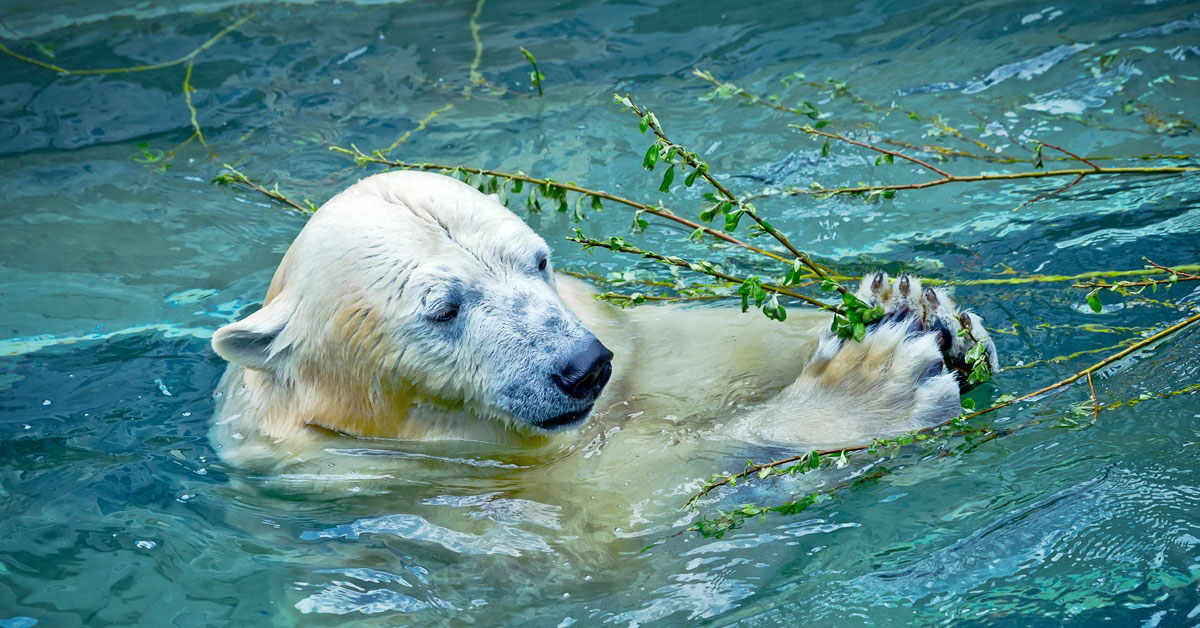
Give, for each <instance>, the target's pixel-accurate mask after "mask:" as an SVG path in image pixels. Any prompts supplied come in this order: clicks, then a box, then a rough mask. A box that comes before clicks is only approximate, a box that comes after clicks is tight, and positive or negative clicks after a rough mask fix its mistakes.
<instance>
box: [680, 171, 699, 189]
mask: <svg viewBox="0 0 1200 628" xmlns="http://www.w3.org/2000/svg"><path fill="white" fill-rule="evenodd" d="M699 175H700V169H699V168H693V169H692V171H691V172H690V173H689V174H688V176H687V178H685V179H684V180H683V184H684V185H685V186H687V187H689V188H690V187H692V184H693V183H695V182H696V177H697V176H699Z"/></svg>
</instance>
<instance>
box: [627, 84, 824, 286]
mask: <svg viewBox="0 0 1200 628" xmlns="http://www.w3.org/2000/svg"><path fill="white" fill-rule="evenodd" d="M613 100H614V101H615V102H616V103H617V104H619V105H623V106H624V107H625V108H626V109H629V110H630V111H632V112H633V113H634V114H635V115H637V117H638V125H639V128H640V129H641V131H642V133H645V132H646V131H647V130H650V131H652V132H653V133H654V135H655V136H656V137H657V138H658V139H657V140H655V142H654V144H652V145H651V146H650V148H649V149H648V150H647V151H646V156H645V157H644V158H643V160H642V166H643V167H645V168H646V169H647V170H651V171H653V170H654V166H655V164H656V163H657V162H658V161H659V159H662V160H663V161H666V162H670V161H672V159H673V158H674V157H675V156H678V157H679V158H680V160H682V162H683V163H684V164H685V165H687V166H688V167H691V168H692V173H691V174H690V175H688V177H687V179H686V180H685V181H684V184H685V185H687V186H689V187H690V186H691V185H692V183H693V182H694V181H695V180H696V177H699V178H701V179H704V181H706V182H707V183H708V184H709V185H711V186H712V187H713V189H715V190H716V191H717V193H718V194H719V195H720V197H721V199H719V200H718V202H717V204H716V205H715V206H714V207H713V208H710V209H709V210H706V211H705V212H702V213H701V214H700V218H701V219H702V220H704V219H705V217H706V216H707V218H708V220H711V219H712V218H713V217H714V216H715V215H716V213H717V212H718V211H719V212H720V213H722V214H724V215H725V229H726V230H727V231H733V230H734V229H736V228H737V224H738V221H739V219H740V218H741V217H742V216H743V215H744V216H749V217H750V219H751V220H753V221H754V222H755V223H757V225H758V227H759V228H760V229H761V230H762V231H763V232H764V233H767V234H769V235H770V236H771V237H773V238H775V240H776V241H778V242H779V243H780V244H782V245H783V248H785V249H787V250H788V252H789V253H791V254H792V255H793V256H795V257H796V259H798V260H800V263H802V264H803V265H804V266H806V267H807V268H808V269H809V270H811V271H812V272H813V274H815V275H816V276H817V277H820V278H821V279H827V280H829V281H831V282H832V283H833V285H834V286H835V289H836V290H837V291H838V292H840V293H842V294H847V292H846V289H845V288H844V287H842V286H841V285H840V284H838V283H837V282H836V281H835V280H833V279H830V278H829V274H828V273H827V272H826V271H825V269H823V268H821V267H820V266H818V265H817V264H816V263H814V262H813V261H812V259H811V258H810V257H809V256H808V255H807V254H805V253H803V252H802V251H800V250H799V249H797V248H796V247H795V246H793V245H792V243H791V241H789V240H788V238H787V236H786V235H784V234H783V233H782V232H781V231H779V230H778V229H776V228H775V227H773V226H772V225H771V223H769V222H767V221H766V220H764V219H763V218H761V217H760V216H759V215H758V212H757V210H756V209H755V207H754V205H752V204H751V203H749V202H747V201H745V200H741V199H739V198H738V197H737V196H736V195H734V193H733V192H731V191H729V188H727V187H725V186H724V185H723V184H722V183H721V182H720V181H717V179H716V178H715V177H713V176H712V174H710V173H709V169H708V164H707V163H706V162H704V161H702V160H701V159H700V158H699V156H697V155H696V153H693V152H690V151H688V150H687V148H685V147H684V146H682V145H680V144H676V143H675V142H672V141H671V139H670V138H668V137H667V135H666V133H664V132H663V130H662V125H661V124H660V123H659V122H658V117H657V116H655V115H654V114H653V113H651V112H650V110H649V109H644V108H641V107H638V106H637V105H636V104H635V103H634V102H633V99H632V98H631V97H630V96H629V95H625V96H619V95H616V94H614V95H613ZM681 169H682V168H681ZM674 171H675V166H674V164H672V165H671V166H670V167H669V168H668V169H667V171H666V173H665V174H663V182H662V185H661V186H660V187H659V189H660V190H662V191H664V192H665V191H668V190H669V189H670V185H671V181H672V180H673V178H674ZM714 200H717V199H714Z"/></svg>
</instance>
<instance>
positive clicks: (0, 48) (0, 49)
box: [0, 11, 258, 76]
mask: <svg viewBox="0 0 1200 628" xmlns="http://www.w3.org/2000/svg"><path fill="white" fill-rule="evenodd" d="M256 15H258V12H257V11H255V12H253V13H250V14H248V15H246V16H244V17H241V18H239V19H238V20H236V21H234V22H233V23H232V24H230V25H229V26H226V27H225V28H223V29H221V30H220V31H219V32H217V34H215V35H213V36H212V37H209V38H208V39H207V40H205V42H204V43H202V44H200V45H199V46H196V47H195V48H194V49H192V51H191V52H189V53H187V54H185V55H183V56H182V57H179V58H178V59H172V60H170V61H163V62H162V63H151V64H148V65H135V66H130V67H124V68H92V69H86V68H85V69H82V70H70V69H67V68H64V67H62V66H60V65H55V64H53V63H47V62H45V61H41V60H38V59H34V58H33V57H27V56H25V55H23V54H20V53H18V52H15V51H13V50H12V49H10V48H8V47H7V46H5V45H4V44H0V53H4V54H6V55H8V56H10V57H13V58H14V59H17V60H19V61H24V62H25V63H28V64H30V65H36V66H37V67H39V68H44V69H47V70H51V71H53V72H57V73H59V74H64V75H72V76H84V75H94V74H127V73H130V72H148V71H150V70H161V69H162V68H169V67H171V66H176V65H180V64H182V63H188V62H190V61H191V60H192V59H195V58H196V55H198V54H200V53H201V52H204V51H205V50H208V49H209V48H211V47H212V46H213V45H214V44H216V43H217V42H218V41H220V40H221V39H222V38H223V37H225V36H226V35H228V34H230V33H232V32H233V31H235V30H237V29H238V28H240V27H241V26H242V25H243V24H245V23H246V22H249V21H250V20H251V19H252V18H254V16H256Z"/></svg>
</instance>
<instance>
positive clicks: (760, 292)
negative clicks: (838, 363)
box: [567, 229, 853, 317]
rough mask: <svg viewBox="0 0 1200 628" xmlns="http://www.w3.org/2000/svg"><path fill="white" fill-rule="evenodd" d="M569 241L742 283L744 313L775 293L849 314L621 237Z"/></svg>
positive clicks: (577, 236) (579, 235)
mask: <svg viewBox="0 0 1200 628" xmlns="http://www.w3.org/2000/svg"><path fill="white" fill-rule="evenodd" d="M567 240H568V241H570V242H575V243H577V244H581V245H583V249H584V250H585V251H586V250H588V249H593V248H602V249H608V250H610V251H615V252H617V253H627V254H630V255H637V256H640V257H644V258H646V259H651V260H655V261H658V262H662V263H664V264H669V265H671V266H678V267H679V268H686V269H688V270H691V271H694V272H697V273H701V274H705V275H708V276H710V277H716V278H717V279H724V280H726V281H733V282H738V283H741V284H742V286H741V288H739V294H740V295H741V296H742V298H743V307H742V310H743V311H745V310H746V309H747V303H748V301H749V299H754V300H755V302H756V305H758V306H762V305H763V303H764V301H768V298H767V297H766V295H765V293H767V292H772V293H775V294H782V295H784V296H788V297H792V298H793V299H798V300H800V301H804V302H805V303H808V304H809V305H813V306H815V307H817V308H820V309H822V310H829V311H831V312H833V313H835V314H840V315H842V316H845V311H844V310H843V309H842V308H839V307H837V306H835V305H830V304H828V303H824V302H822V301H818V300H817V299H814V298H812V297H810V296H807V295H804V294H800V293H799V292H795V291H793V290H788V289H787V288H786V287H783V286H776V285H773V284H769V283H762V282H761V281H760V280H759V279H758V277H751V278H750V279H746V280H742V279H738V278H737V277H734V276H733V275H730V274H729V273H726V272H724V271H722V270H720V269H718V268H717V267H716V266H715V265H713V264H712V263H711V262H707V261H704V260H701V261H699V262H689V261H687V260H685V259H683V258H682V257H677V256H674V255H671V256H667V255H662V254H660V253H655V252H653V251H646V250H643V249H639V248H637V247H635V246H632V245H630V244H629V243H627V242H625V239H624V238H621V237H618V236H612V237H610V238H609V239H608V241H607V242H605V241H602V240H597V239H595V238H589V237H586V236H584V235H583V232H582V231H580V230H579V229H576V230H575V235H574V236H573V237H569V238H567ZM851 296H853V295H851ZM772 307H773V308H778V307H779V306H778V302H773V305H772ZM769 316H770V315H769ZM784 316H785V317H786V315H784Z"/></svg>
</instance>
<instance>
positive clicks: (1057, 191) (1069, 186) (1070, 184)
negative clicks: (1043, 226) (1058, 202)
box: [1016, 174, 1083, 209]
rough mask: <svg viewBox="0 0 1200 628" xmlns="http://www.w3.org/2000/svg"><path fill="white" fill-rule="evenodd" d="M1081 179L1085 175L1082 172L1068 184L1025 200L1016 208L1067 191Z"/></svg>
mask: <svg viewBox="0 0 1200 628" xmlns="http://www.w3.org/2000/svg"><path fill="white" fill-rule="evenodd" d="M1080 181H1083V175H1082V174H1081V175H1079V176H1077V177H1075V178H1074V179H1072V180H1071V182H1070V183H1068V184H1066V185H1064V186H1062V187H1061V188H1058V189H1057V190H1054V191H1053V192H1048V193H1046V194H1043V195H1041V196H1039V197H1037V198H1035V199H1033V200H1031V201H1025V202H1024V203H1021V204H1020V205H1018V206H1017V207H1016V209H1021V208H1022V207H1025V206H1026V205H1032V204H1034V203H1036V202H1038V201H1042V200H1045V199H1048V198H1050V197H1051V196H1054V195H1056V194H1061V193H1063V192H1066V191H1067V190H1068V189H1069V188H1071V187H1073V186H1074V185H1075V184H1076V183H1079V182H1080Z"/></svg>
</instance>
